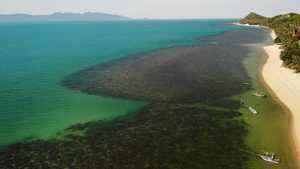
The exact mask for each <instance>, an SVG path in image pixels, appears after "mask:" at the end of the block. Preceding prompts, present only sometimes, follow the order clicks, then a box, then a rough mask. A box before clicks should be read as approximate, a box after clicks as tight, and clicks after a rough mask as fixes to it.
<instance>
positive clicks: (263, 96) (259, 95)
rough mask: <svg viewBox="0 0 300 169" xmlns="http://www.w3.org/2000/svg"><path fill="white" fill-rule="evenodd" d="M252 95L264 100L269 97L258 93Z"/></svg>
mask: <svg viewBox="0 0 300 169" xmlns="http://www.w3.org/2000/svg"><path fill="white" fill-rule="evenodd" d="M252 95H254V96H257V97H262V98H266V97H267V95H265V94H258V93H252Z"/></svg>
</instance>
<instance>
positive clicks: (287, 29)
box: [239, 12, 300, 72]
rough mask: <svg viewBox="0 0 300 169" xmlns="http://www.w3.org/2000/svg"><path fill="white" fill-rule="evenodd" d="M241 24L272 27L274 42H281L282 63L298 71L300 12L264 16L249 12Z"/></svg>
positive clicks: (299, 65)
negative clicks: (270, 16) (274, 35)
mask: <svg viewBox="0 0 300 169" xmlns="http://www.w3.org/2000/svg"><path fill="white" fill-rule="evenodd" d="M239 23H241V24H249V25H260V26H266V27H269V28H271V29H273V30H274V31H275V33H276V35H277V38H276V39H275V43H282V46H281V48H282V49H283V52H281V54H280V58H281V60H282V61H283V65H284V66H285V67H288V68H292V69H293V70H295V72H300V14H296V13H289V14H285V15H277V16H274V17H273V18H266V17H263V16H260V15H258V14H255V13H253V12H251V13H250V14H249V15H248V16H246V17H245V18H244V19H242V20H240V21H239Z"/></svg>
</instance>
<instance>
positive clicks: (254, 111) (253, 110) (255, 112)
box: [249, 106, 257, 114]
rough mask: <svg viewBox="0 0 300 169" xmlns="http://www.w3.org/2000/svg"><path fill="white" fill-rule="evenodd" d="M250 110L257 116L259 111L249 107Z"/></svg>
mask: <svg viewBox="0 0 300 169" xmlns="http://www.w3.org/2000/svg"><path fill="white" fill-rule="evenodd" d="M249 110H250V111H251V112H252V113H254V114H257V111H256V110H255V109H253V108H252V107H250V106H249Z"/></svg>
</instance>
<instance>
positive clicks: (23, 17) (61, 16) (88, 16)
mask: <svg viewBox="0 0 300 169" xmlns="http://www.w3.org/2000/svg"><path fill="white" fill-rule="evenodd" d="M127 19H130V18H127V17H125V16H121V15H112V14H107V13H96V12H86V13H84V14H80V13H60V12H56V13H53V14H52V15H28V14H12V15H0V22H10V21H49V20H127Z"/></svg>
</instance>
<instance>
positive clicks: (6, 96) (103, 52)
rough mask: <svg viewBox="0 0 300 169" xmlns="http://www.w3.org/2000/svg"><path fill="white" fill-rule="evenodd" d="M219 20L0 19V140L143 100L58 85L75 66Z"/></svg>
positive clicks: (169, 42)
mask: <svg viewBox="0 0 300 169" xmlns="http://www.w3.org/2000/svg"><path fill="white" fill-rule="evenodd" d="M224 21H226V20H219V19H215V20H128V21H39V22H3V23H0V44H1V45H0V71H1V73H0V79H1V81H0V129H1V130H0V145H4V144H8V143H12V142H15V141H20V140H22V139H25V138H42V139H47V138H50V137H51V136H54V135H55V133H57V132H58V131H62V130H64V129H65V128H67V127H68V126H70V125H73V124H78V123H84V122H88V121H95V120H99V119H111V118H114V117H117V116H121V115H124V114H126V113H128V112H132V111H135V110H137V109H139V108H141V107H143V106H144V105H146V103H144V102H135V101H130V100H121V99H115V98H107V97H102V96H95V95H87V94H84V93H80V92H77V91H71V90H69V89H67V88H64V87H62V86H61V85H60V81H61V80H62V79H63V78H64V77H66V76H67V75H69V74H71V73H74V72H76V71H78V70H81V69H84V68H87V67H91V66H93V65H95V64H99V63H104V62H108V61H111V60H113V59H117V58H121V57H126V56H128V55H131V54H135V53H138V52H142V51H147V50H151V49H157V48H163V47H171V46H182V45H192V44H197V43H199V42H198V41H197V38H199V37H202V36H207V35H214V34H218V33H221V32H223V31H226V30H232V29H241V27H238V26H234V25H230V26H229V25H217V24H215V23H222V22H224Z"/></svg>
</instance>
